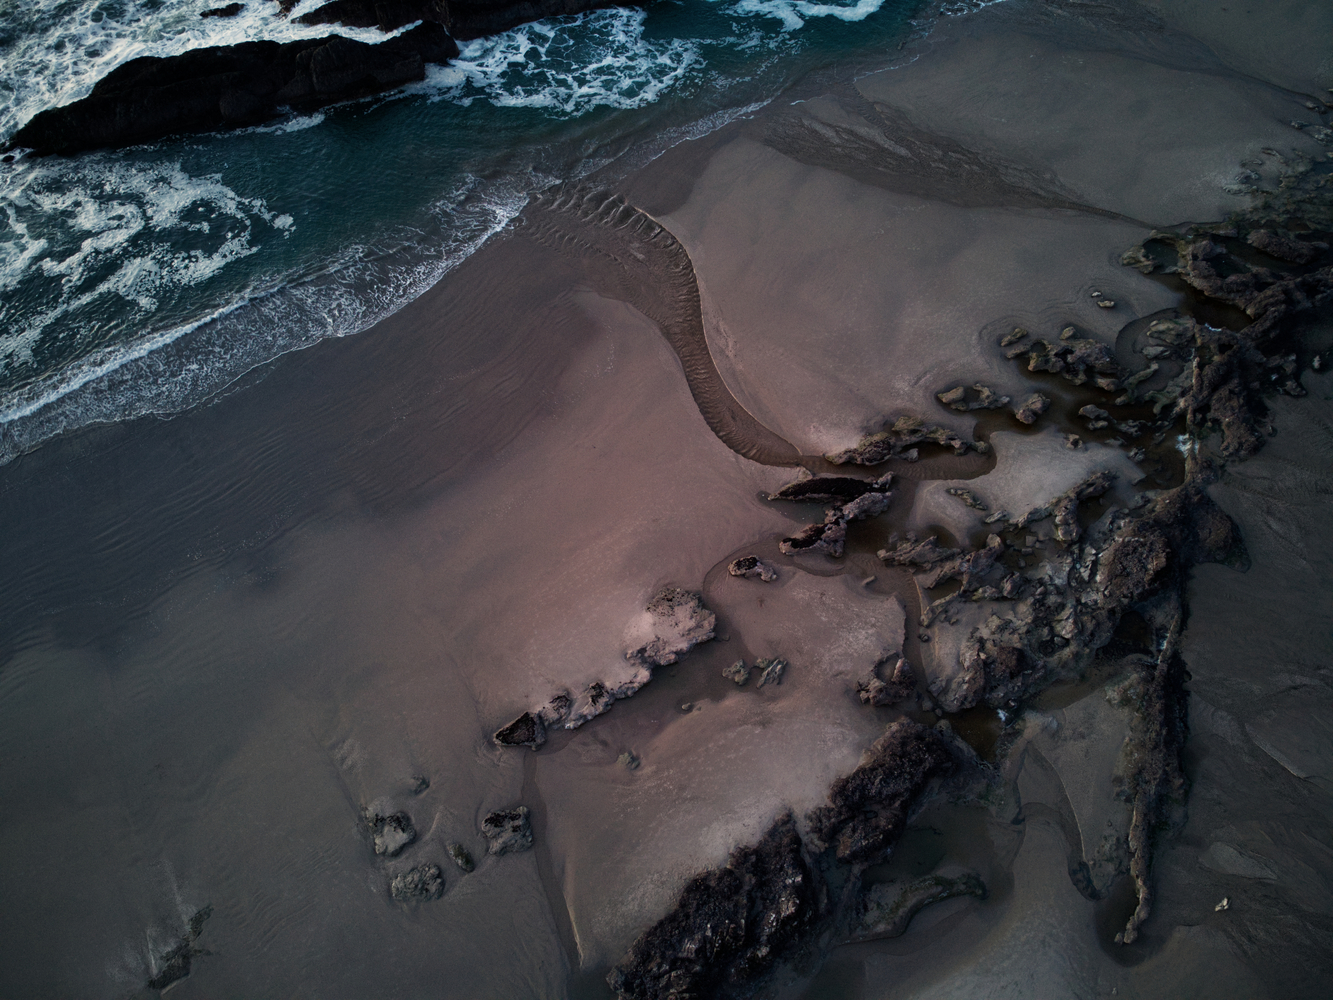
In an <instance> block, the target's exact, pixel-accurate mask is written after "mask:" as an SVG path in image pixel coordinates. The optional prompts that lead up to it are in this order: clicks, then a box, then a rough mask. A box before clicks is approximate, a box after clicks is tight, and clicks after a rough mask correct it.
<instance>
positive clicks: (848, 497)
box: [768, 472, 893, 504]
mask: <svg viewBox="0 0 1333 1000" xmlns="http://www.w3.org/2000/svg"><path fill="white" fill-rule="evenodd" d="M892 484H893V473H891V472H890V473H886V474H885V475H883V476H880V477H879V478H878V479H856V478H854V477H852V476H811V477H809V478H805V479H798V480H796V481H795V482H793V483H788V484H787V485H786V486H784V487H782V489H780V490H778V491H777V492H776V493H770V494H769V495H768V499H770V500H795V501H797V502H798V503H834V504H845V503H848V502H850V501H852V500H856V499H859V498H860V497H862V496H864V495H865V494H867V493H887V492H888V491H889V487H890V486H891V485H892Z"/></svg>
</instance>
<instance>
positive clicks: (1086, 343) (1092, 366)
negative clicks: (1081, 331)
mask: <svg viewBox="0 0 1333 1000" xmlns="http://www.w3.org/2000/svg"><path fill="white" fill-rule="evenodd" d="M1072 332H1073V327H1067V328H1066V329H1065V331H1064V333H1062V334H1061V338H1060V340H1058V341H1056V342H1055V343H1051V342H1050V341H1046V340H1038V341H1034V342H1033V343H1031V344H1027V345H1019V346H1018V347H1015V348H1011V349H1010V351H1011V352H1012V356H1014V357H1019V356H1022V355H1024V354H1026V355H1027V359H1028V371H1031V372H1052V373H1053V374H1056V375H1059V376H1061V377H1062V378H1064V379H1066V380H1067V381H1069V382H1072V383H1073V384H1074V385H1083V384H1085V383H1087V382H1089V381H1091V382H1092V383H1093V384H1094V385H1096V386H1097V387H1098V388H1099V389H1107V390H1115V389H1119V388H1120V380H1121V379H1123V378H1124V377H1125V375H1127V374H1128V372H1126V371H1125V368H1124V366H1123V365H1121V364H1120V362H1119V361H1117V360H1116V358H1115V355H1114V354H1113V353H1112V352H1111V349H1110V348H1109V347H1107V346H1106V345H1105V344H1103V343H1102V342H1101V341H1098V340H1087V339H1083V338H1080V337H1077V336H1073V335H1071V334H1072Z"/></svg>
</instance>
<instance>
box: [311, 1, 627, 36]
mask: <svg viewBox="0 0 1333 1000" xmlns="http://www.w3.org/2000/svg"><path fill="white" fill-rule="evenodd" d="M634 6H639V5H638V4H634V3H629V2H617V0H333V2H332V3H326V4H324V5H323V6H322V7H318V8H316V9H315V10H313V11H311V12H310V13H308V14H303V15H301V17H299V18H297V20H299V21H301V22H302V23H303V24H345V25H347V26H349V27H354V28H379V29H380V30H381V31H394V30H396V29H398V28H401V27H402V26H403V25H405V24H411V23H412V22H413V21H435V22H438V23H440V24H442V25H444V26H445V27H446V28H448V29H449V33H450V34H451V35H453V36H454V37H455V38H457V39H459V40H460V41H468V40H469V39H473V38H481V37H482V36H484V35H495V34H498V33H500V32H501V31H508V30H509V29H510V28H516V27H518V26H519V25H520V24H526V23H527V22H529V21H538V20H541V19H542V18H546V17H559V16H561V15H564V14H581V13H583V12H584V11H588V10H596V9H598V8H601V7H634ZM289 9H290V8H289Z"/></svg>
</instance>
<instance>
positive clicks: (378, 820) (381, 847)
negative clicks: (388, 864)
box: [365, 810, 417, 858]
mask: <svg viewBox="0 0 1333 1000" xmlns="http://www.w3.org/2000/svg"><path fill="white" fill-rule="evenodd" d="M365 817H366V826H367V827H369V828H370V836H371V839H372V841H373V843H374V845H375V853H376V854H382V855H384V856H385V857H389V858H392V857H394V856H395V855H396V854H398V852H400V851H401V850H402V849H403V848H404V847H406V846H407V845H408V844H410V843H412V842H413V841H414V840H416V839H417V831H416V828H415V827H414V826H412V819H411V817H409V816H408V815H407V813H402V812H396V813H391V814H390V815H388V816H381V815H380V814H379V813H377V812H371V811H369V810H367V812H366V814H365Z"/></svg>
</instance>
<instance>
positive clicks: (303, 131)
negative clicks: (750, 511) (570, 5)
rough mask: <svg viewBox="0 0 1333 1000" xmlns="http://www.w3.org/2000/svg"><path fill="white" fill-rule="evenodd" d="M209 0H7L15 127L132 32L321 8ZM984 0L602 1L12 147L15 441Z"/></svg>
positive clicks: (399, 298) (272, 328) (294, 319)
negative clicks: (270, 110)
mask: <svg viewBox="0 0 1333 1000" xmlns="http://www.w3.org/2000/svg"><path fill="white" fill-rule="evenodd" d="M211 3H212V0H188V2H181V3H166V2H160V0H159V2H152V0H147V2H141V0H113V2H102V3H99V4H91V5H90V4H78V3H70V2H64V3H50V2H42V0H38V2H26V3H24V2H20V3H18V4H17V5H15V7H14V9H13V12H12V16H8V17H7V19H6V27H5V33H4V34H2V35H0V139H3V138H5V137H7V136H9V135H11V134H13V131H14V130H15V129H16V128H18V127H19V126H20V125H21V124H22V123H23V122H24V121H26V120H27V119H28V118H29V117H31V115H32V114H35V113H36V112H37V111H39V110H41V109H42V108H44V107H49V106H52V105H55V104H61V103H65V102H66V101H68V100H72V99H75V98H77V97H79V96H81V95H82V94H84V93H86V92H87V90H88V89H89V88H90V87H91V86H92V84H93V83H94V82H95V81H96V79H97V78H98V77H100V76H101V75H104V74H105V73H106V72H108V71H109V70H110V69H112V68H114V66H116V65H119V64H120V63H123V62H125V61H127V60H128V59H130V58H134V57H135V56H138V55H150V54H163V53H169V52H174V51H180V50H183V49H186V48H190V47H194V46H197V45H206V44H218V43H229V42H234V41H239V40H242V39H245V38H257V37H274V38H280V39H281V38H288V37H295V36H297V35H310V34H322V33H325V32H326V31H327V30H328V29H326V28H320V29H307V28H300V27H298V26H293V25H292V24H291V23H290V22H288V21H286V20H285V19H283V18H281V17H278V16H276V14H275V11H276V5H275V4H272V3H270V2H267V0H252V3H251V4H250V6H249V7H248V8H247V11H246V13H245V14H243V15H242V16H241V17H240V18H237V19H235V20H234V21H231V22H228V21H224V20H217V19H210V20H208V21H201V20H200V19H199V17H198V12H199V11H200V10H202V9H205V8H206V7H208V6H210V5H211ZM981 5H982V4H981V3H979V2H976V3H969V4H945V5H944V6H943V9H942V8H941V7H940V5H928V4H925V3H922V2H921V0H858V2H851V3H849V2H837V3H831V4H814V3H807V2H802V0H680V2H658V3H653V4H651V5H650V7H649V9H648V10H647V11H641V10H632V9H619V10H608V11H598V12H594V13H590V14H586V15H579V16H577V17H570V18H559V19H553V20H551V21H546V22H538V23H536V24H532V25H526V26H524V27H522V28H519V29H516V30H515V31H512V32H508V33H506V34H504V35H500V36H496V37H493V38H489V39H482V40H478V41H476V42H473V43H469V44H468V45H466V46H464V49H463V53H462V55H461V56H460V58H459V60H458V61H457V62H456V63H454V64H451V65H449V66H445V67H431V68H430V72H429V74H428V76H427V79H426V80H425V81H423V82H422V83H420V84H417V85H414V86H412V87H409V88H407V89H406V90H404V91H401V92H398V93H395V94H391V95H386V96H382V97H379V98H375V99H371V100H367V101H362V102H357V103H353V104H348V105H343V106H339V107H336V108H331V109H327V110H325V111H323V112H319V113H316V114H313V115H307V116H290V117H288V118H286V119H280V120H277V121H275V122H272V123H270V124H268V125H266V126H263V127H260V128H253V129H247V130H244V131H241V132H235V133H230V134H219V135H208V136H191V137H187V138H181V139H178V140H174V141H167V142H163V143H160V144H156V145H152V146H146V147H139V148H135V149H130V150H122V151H107V152H100V153H94V154H90V155H84V156H80V157H76V158H72V159H57V158H36V157H32V156H19V157H17V158H15V159H13V160H12V161H11V162H6V163H3V164H0V208H2V209H3V220H0V463H3V462H5V461H8V460H10V459H12V458H13V457H14V456H16V455H18V454H21V453H23V452H25V451H27V450H30V449H31V448H33V447H35V446H37V445H39V444H40V443H41V442H42V441H43V440H46V439H48V438H49V437H51V436H53V435H55V434H59V433H62V432H65V431H69V430H72V429H76V428H78V427H80V426H83V425H86V424H88V423H92V422H104V421H112V420H120V419H127V418H130V417H134V416H139V415H142V414H146V413H157V414H170V413H174V412H179V411H180V410H182V409H185V408H187V407H189V406H191V405H193V404H195V403H197V402H198V401H200V400H202V399H205V398H207V397H208V396H209V395H210V394H212V393H214V392H216V391H218V390H219V389H220V388H222V387H224V386H225V385H226V384H227V383H229V382H230V381H232V380H234V379H235V378H237V377H238V376H240V375H241V374H243V373H244V372H246V371H247V370H249V369H251V368H253V367H254V366H256V365H258V364H262V363H264V362H265V361H268V360H271V359H272V358H274V357H276V356H278V355H280V354H282V353H285V352H287V351H290V350H294V349H298V348H301V347H304V346H308V345H310V344H312V343H315V342H316V341H318V340H320V339H322V338H324V337H330V336H346V335H350V334H354V333H357V332H359V331H360V330H363V329H365V328H367V327H368V326H370V325H371V324H373V323H374V322H375V321H377V320H379V319H381V318H383V317H384V316H385V315H388V314H389V313H391V312H392V311H394V310H395V309H396V308H398V307H400V306H401V305H402V304H403V303H404V302H406V301H409V300H410V299H411V298H412V297H414V296H415V295H416V294H419V293H420V292H421V291H423V290H424V289H425V288H427V287H429V285H430V284H432V283H433V282H434V281H436V280H438V278H439V277H440V276H441V275H442V274H444V273H445V272H446V271H447V270H449V269H450V268H451V267H453V266H456V265H457V263H458V262H460V261H461V260H463V259H464V258H466V257H467V256H468V255H469V254H470V253H472V252H473V251H474V250H475V249H476V248H477V247H478V246H480V245H481V244H482V243H483V242H484V241H485V240H486V239H487V238H488V237H489V236H491V235H492V234H494V233H496V232H498V231H499V230H500V229H501V228H503V226H505V225H506V224H507V223H508V222H509V221H510V220H511V219H512V218H513V217H514V216H515V215H516V214H517V212H518V211H519V210H520V209H521V207H522V206H523V204H524V203H525V202H526V200H527V197H528V194H529V193H530V192H532V191H534V190H539V189H541V188H543V187H546V186H548V185H549V184H552V183H555V182H557V181H560V180H565V179H569V178H577V177H580V176H584V175H587V174H588V173H590V172H592V171H594V170H596V169H599V168H605V167H607V166H608V165H612V166H614V165H617V164H621V165H623V166H624V167H625V169H628V168H630V167H632V166H633V165H634V164H636V163H641V162H644V161H646V160H647V159H648V158H651V157H652V156H653V155H655V154H656V153H658V152H660V151H661V150H662V149H664V148H666V147H668V146H669V145H671V144H673V143H675V142H678V141H681V140H682V139H686V138H690V137H692V136H697V135H701V134H704V133H706V132H707V131H709V130H710V129H712V128H715V127H717V126H719V125H721V124H723V123H725V122H726V121H729V120H731V119H732V118H734V117H736V116H737V115H741V114H744V113H745V112H746V111H747V110H748V109H752V108H754V107H756V106H758V105H761V104H763V103H766V102H768V101H771V100H773V99H775V98H778V97H779V95H781V94H782V93H783V91H784V90H785V89H787V88H789V87H790V86H792V84H793V83H794V82H796V81H798V80H800V79H802V78H804V77H808V76H809V75H810V74H811V73H817V72H820V71H821V70H823V69H824V68H826V67H831V66H834V65H835V64H836V65H837V66H838V67H839V68H840V70H839V71H840V72H848V71H849V70H848V67H854V66H855V65H856V63H857V60H858V59H861V58H867V57H879V58H880V59H882V58H883V55H884V53H885V52H887V51H891V50H893V49H895V48H896V47H897V46H898V44H899V43H900V42H901V41H902V40H903V39H904V38H905V37H907V36H908V35H910V34H911V33H913V32H918V31H922V30H924V29H925V28H926V27H927V26H928V24H929V22H930V21H931V20H932V19H933V18H934V17H935V16H938V15H939V14H940V13H941V12H943V13H949V12H950V11H951V10H952V9H955V8H956V9H958V10H962V9H972V8H975V7H977V6H981ZM313 6H316V4H315V3H314V2H313V0H306V2H305V3H303V4H302V5H301V6H300V7H298V8H296V11H295V12H296V13H300V12H301V11H302V10H304V9H305V8H307V7H313ZM346 33H347V34H350V35H355V36H357V37H366V38H373V37H377V36H378V33H377V32H374V31H371V30H363V31H348V32H346Z"/></svg>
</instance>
